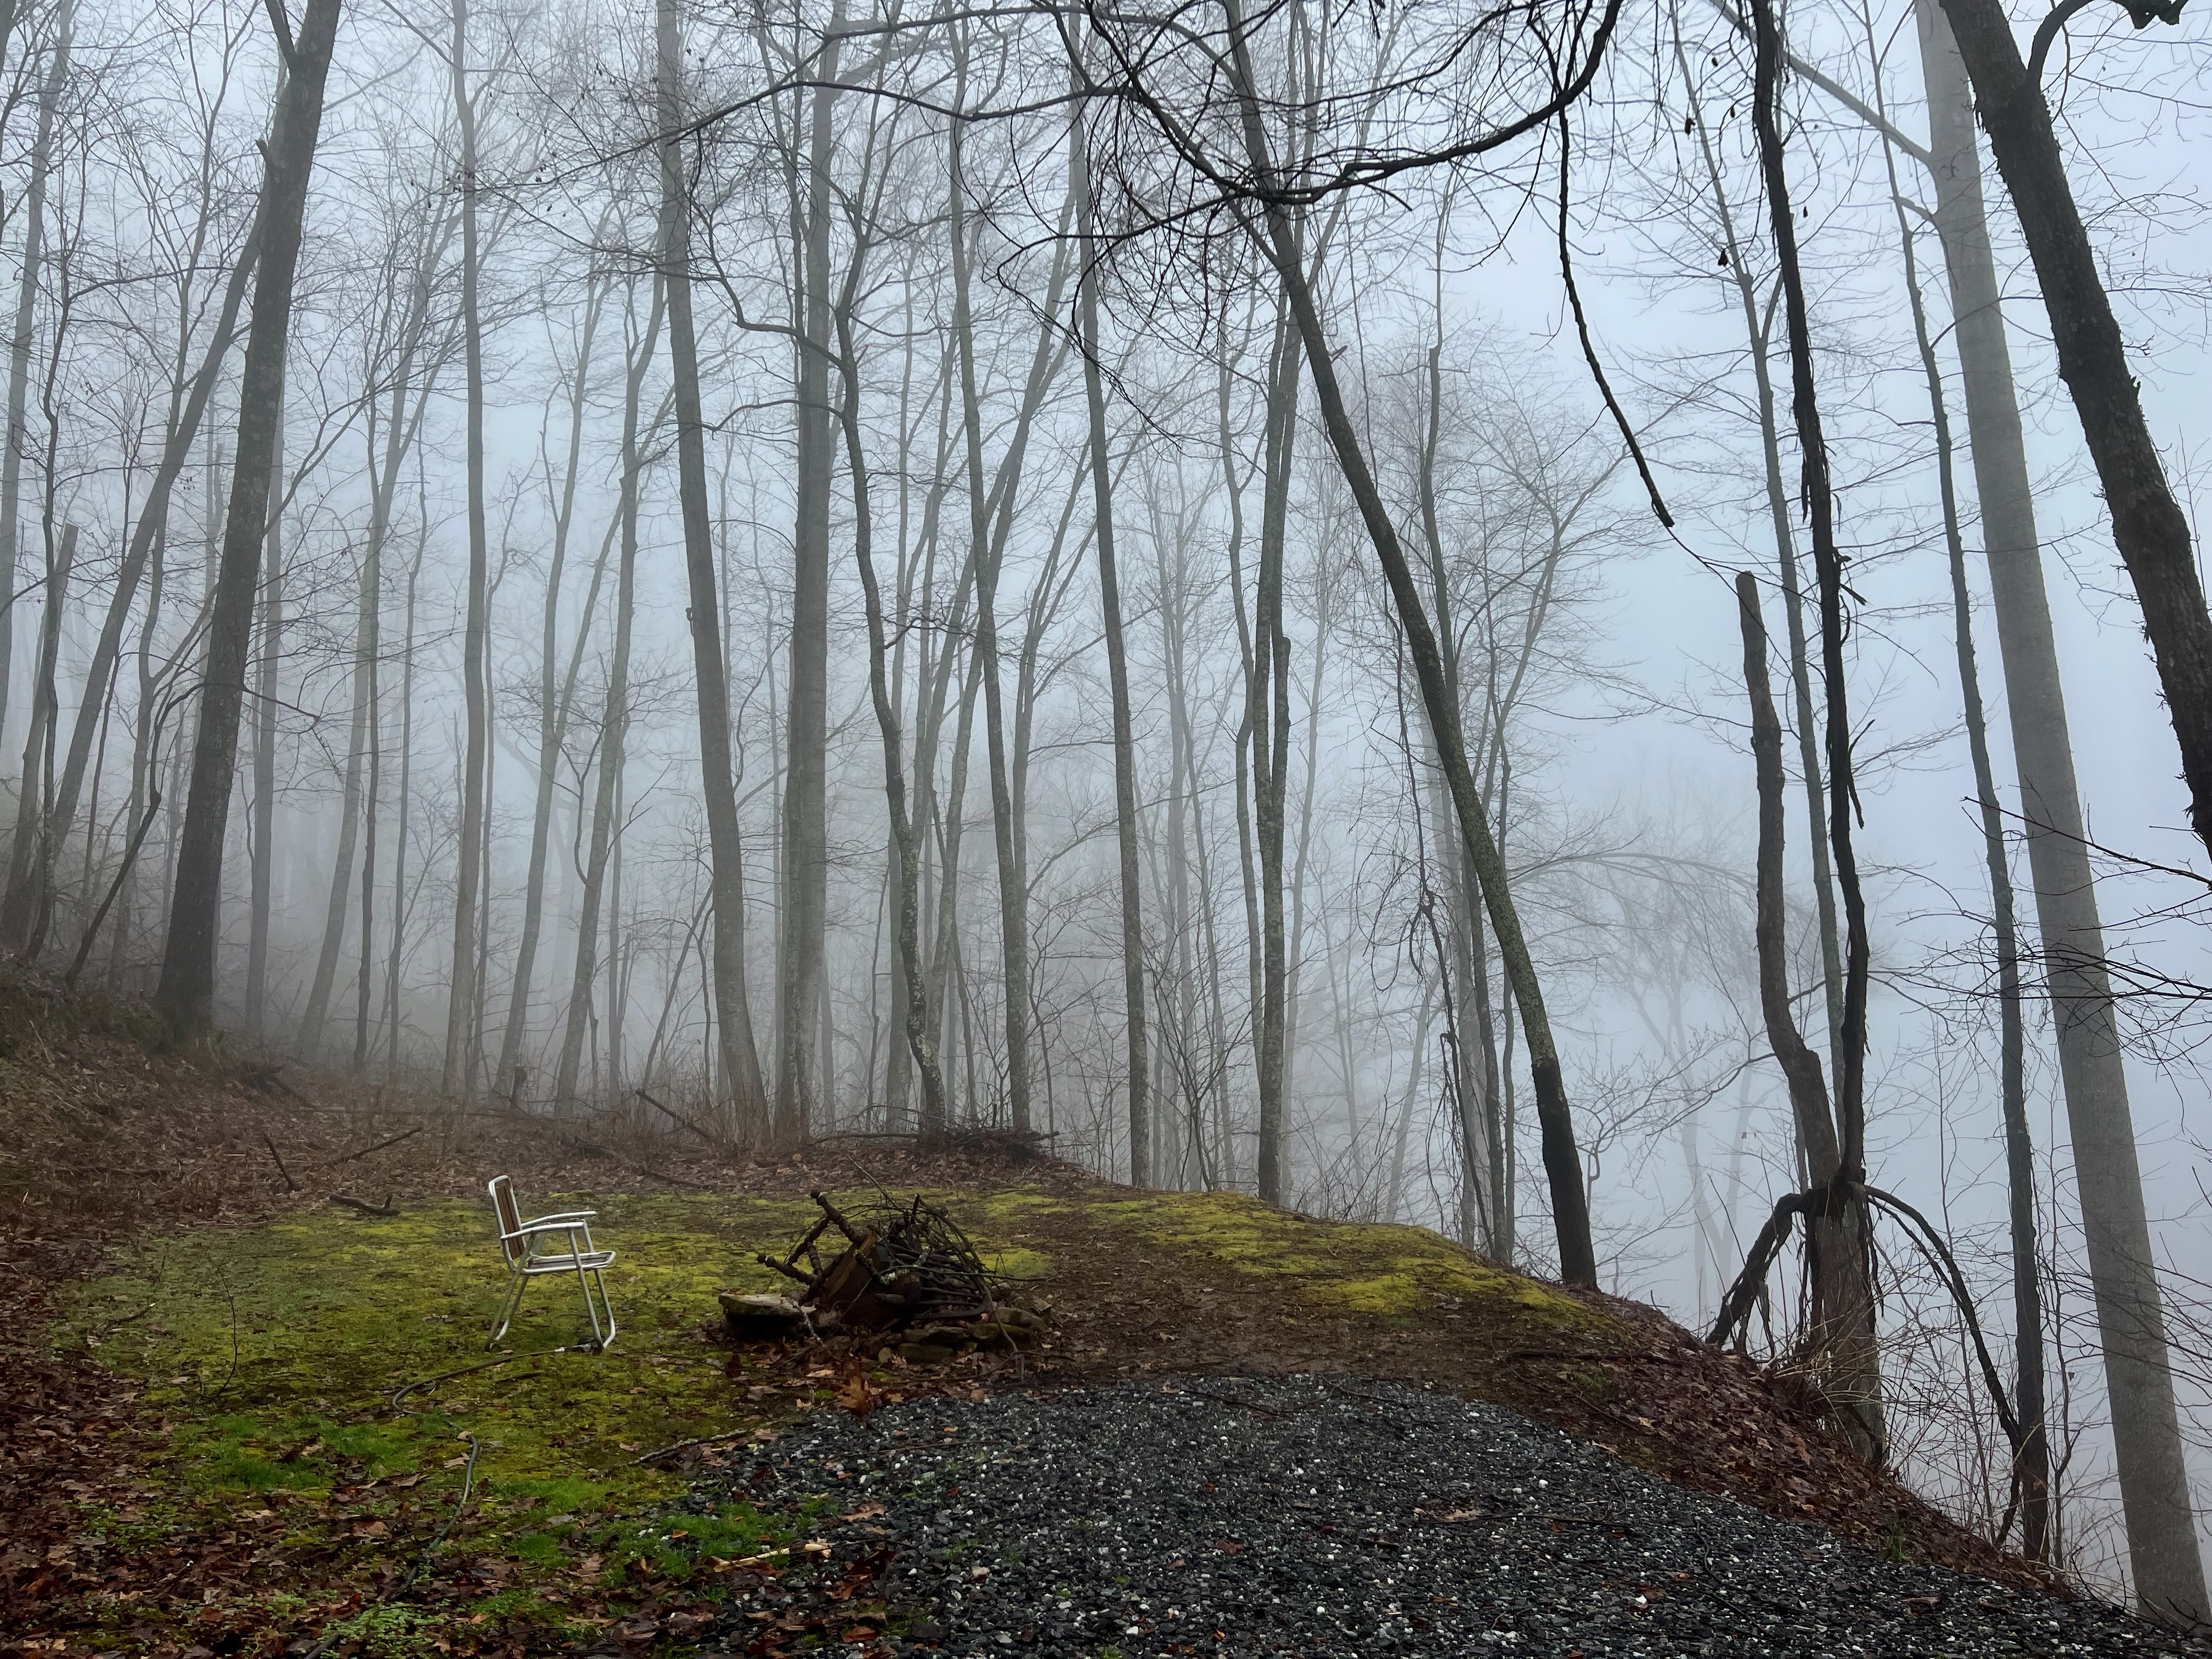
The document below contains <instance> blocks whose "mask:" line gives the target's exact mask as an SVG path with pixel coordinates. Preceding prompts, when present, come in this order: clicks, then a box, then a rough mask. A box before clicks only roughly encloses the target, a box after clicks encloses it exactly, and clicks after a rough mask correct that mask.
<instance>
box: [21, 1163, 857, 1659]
mask: <svg viewBox="0 0 2212 1659" xmlns="http://www.w3.org/2000/svg"><path fill="white" fill-rule="evenodd" d="M568 1209H595V1210H597V1212H598V1216H597V1218H595V1220H594V1221H593V1223H592V1228H593V1234H594V1238H595V1241H596V1242H597V1243H599V1244H600V1245H602V1246H611V1247H612V1248H613V1249H615V1250H616V1251H617V1258H616V1261H615V1264H614V1265H613V1267H610V1268H609V1269H608V1270H607V1273H606V1279H607V1290H608V1292H609V1295H610V1297H611V1300H612V1302H613V1304H614V1309H615V1313H616V1316H617V1320H618V1322H619V1325H620V1334H619V1335H618V1336H617V1340H616V1341H615V1344H614V1346H612V1347H611V1348H610V1349H608V1350H607V1351H606V1352H603V1353H599V1354H592V1353H589V1352H572V1353H550V1352H546V1351H548V1350H550V1349H554V1348H557V1347H560V1346H564V1345H567V1344H572V1343H576V1342H579V1341H580V1340H584V1339H586V1338H587V1337H588V1336H589V1334H590V1329H589V1326H588V1324H587V1323H586V1319H585V1316H584V1308H583V1303H582V1297H581V1296H580V1292H579V1291H578V1289H577V1287H576V1285H575V1283H574V1280H573V1279H565V1278H563V1277H561V1276H558V1275H548V1276H546V1277H544V1278H543V1279H538V1280H537V1281H535V1282H534V1283H533V1284H532V1285H531V1286H530V1287H529V1289H528V1291H526V1294H525V1298H524V1302H523V1305H522V1310H521V1312H520V1314H519V1315H518V1316H517V1317H516V1319H515V1321H514V1322H513V1326H512V1327H511V1328H510V1329H509V1331H508V1333H507V1338H506V1340H505V1342H504V1343H503V1344H502V1347H503V1348H504V1349H505V1350H507V1351H508V1352H512V1353H513V1354H514V1355H515V1356H517V1357H516V1358H513V1360H512V1361H510V1362H508V1363H506V1364H496V1365H493V1366H489V1367H487V1368H485V1369H482V1370H473V1371H465V1374H463V1375H460V1376H453V1377H451V1378H449V1379H447V1380H446V1381H443V1382H435V1383H425V1379H429V1378H434V1377H436V1376H439V1375H440V1374H441V1373H444V1372H448V1371H454V1370H465V1368H467V1367H471V1366H475V1365H477V1364H480V1363H481V1362H483V1360H485V1359H487V1358H496V1357H497V1356H495V1355H492V1354H489V1353H488V1352H487V1351H486V1349H485V1338H486V1336H487V1334H489V1328H490V1323H491V1320H492V1318H493V1316H494V1313H495V1310H496V1308H497V1306H498V1304H499V1302H500V1299H501V1296H502V1294H503V1293H504V1291H505V1290H506V1287H507V1277H506V1273H505V1272H504V1269H503V1268H502V1267H501V1262H500V1260H499V1256H498V1250H497V1244H496V1241H495V1237H494V1232H493V1226H492V1222H491V1218H490V1212H489V1206H486V1205H480V1204H471V1203H464V1202H457V1201H453V1200H428V1201H423V1202H420V1203H409V1204H402V1205H400V1206H398V1213H397V1214H396V1215H393V1216H391V1217H388V1218H386V1217H367V1216H357V1215H354V1214H351V1213H346V1212H336V1211H317V1212H306V1213H301V1214H299V1215H297V1216H295V1217H291V1218H286V1219H283V1220H280V1221H276V1222H273V1223H270V1224H268V1225H262V1226H258V1227H251V1228H217V1227H210V1228H204V1229H200V1230H197V1231H192V1232H189V1233H185V1234H182V1235H179V1236H178V1237H172V1238H168V1239H165V1240H150V1241H142V1242H140V1243H137V1244H136V1245H134V1246H132V1247H131V1249H130V1251H129V1254H128V1255H127V1256H126V1257H124V1258H121V1259H118V1264H117V1267H116V1271H114V1272H113V1273H110V1274H109V1275H107V1276H106V1277H103V1278H100V1279H94V1280H92V1281H89V1282H88V1283H86V1284H84V1285H81V1286H78V1287H77V1288H76V1294H75V1296H74V1297H73V1298H72V1302H71V1310H70V1315H69V1316H68V1317H67V1318H66V1319H65V1320H64V1321H63V1322H60V1323H59V1324H58V1325H57V1326H56V1327H55V1328H53V1329H52V1332H51V1339H52V1342H53V1344H54V1346H56V1347H58V1348H66V1347H70V1346H76V1345H82V1346H84V1347H86V1348H88V1349H89V1350H90V1351H91V1352H92V1354H93V1357H94V1358H97V1359H98V1360H99V1361H100V1363H101V1364H104V1365H105V1366H106V1367H107V1368H108V1369H110V1370H114V1371H118V1372H120V1373H122V1374H124V1375H126V1376H132V1377H135V1378H137V1379H139V1380H140V1382H141V1383H143V1393H142V1394H141V1396H140V1401H141V1407H142V1410H143V1411H144V1412H145V1413H146V1414H147V1415H148V1416H149V1418H150V1419H153V1420H154V1422H155V1425H156V1427H157V1432H158V1434H159V1437H160V1449H159V1450H158V1452H157V1454H156V1455H155V1459H154V1462H153V1463H152V1466H151V1468H149V1470H148V1471H147V1473H148V1474H149V1476H150V1477H151V1479H152V1480H153V1482H154V1486H155V1492H156V1493H157V1494H158V1500H157V1501H155V1502H154V1503H152V1504H144V1505H139V1506H137V1507H136V1508H135V1510H134V1511H133V1512H131V1513H129V1514H123V1515H112V1516H111V1515H104V1514H98V1513H93V1514H88V1515H87V1516H85V1531H86V1534H87V1535H88V1537H90V1538H92V1539H94V1540H96V1541H99V1542H100V1544H101V1545H102V1546H103V1547H106V1548H110V1549H114V1550H131V1549H143V1548H147V1547H157V1546H161V1545H164V1544H174V1543H179V1542H186V1541H189V1539H190V1538H191V1536H192V1535H193V1534H197V1533H200V1532H202V1531H204V1529H206V1528H211V1527H229V1526H233V1525H236V1524H239V1523H240V1522H244V1523H248V1524H252V1523H257V1522H258V1523H259V1526H260V1528H261V1529H262V1530H263V1532H264V1534H271V1533H273V1534H275V1535H276V1538H277V1539H278V1541H279V1542H280V1544H281V1547H282V1548H283V1551H284V1552H285V1553H287V1554H288V1555H290V1556H293V1557H294V1558H295V1559H311V1558H320V1559H335V1560H336V1561H337V1563H339V1564H340V1565H341V1567H342V1569H343V1565H344V1564H348V1563H350V1564H351V1565H352V1568H353V1570H355V1571H368V1572H369V1573H371V1574H374V1573H377V1572H385V1571H397V1570H398V1568H399V1566H400V1564H402V1563H403V1562H404V1563H406V1564H409V1565H422V1562H421V1561H419V1560H418V1558H420V1557H422V1553H423V1551H424V1547H425V1545H426V1543H428V1541H429V1540H430V1539H431V1538H432V1537H433V1536H434V1535H435V1529H436V1528H437V1526H438V1525H439V1524H440V1523H441V1522H444V1521H446V1520H447V1517H448V1516H452V1515H453V1513H454V1510H455V1505H456V1504H457V1503H458V1501H459V1497H460V1493H461V1489H462V1483H463V1481H464V1480H470V1481H471V1483H472V1485H471V1497H470V1502H469V1505H468V1509H467V1511H466V1516H465V1521H464V1524H463V1525H462V1526H461V1527H460V1528H458V1529H457V1531H456V1532H455V1534H454V1535H453V1543H452V1545H451V1546H450V1547H449V1549H448V1551H447V1553H448V1554H451V1553H454V1552H459V1553H461V1554H464V1555H466V1556H471V1557H478V1558H482V1557H485V1556H487V1555H488V1556H489V1558H490V1559H492V1560H493V1561H494V1562H495V1566H494V1568H493V1569H492V1572H491V1576H490V1577H489V1580H487V1581H485V1583H484V1586H483V1587H484V1589H486V1590H487V1591H489V1594H487V1595H483V1596H481V1597H479V1598H478V1599H477V1600H476V1601H475V1603H474V1607H473V1610H472V1612H471V1614H470V1615H469V1616H470V1618H471V1620H472V1621H473V1622H474V1624H475V1626H477V1627H478V1628H479V1629H481V1628H483V1627H484V1626H485V1625H486V1623H487V1620H489V1621H492V1623H493V1625H494V1626H495V1627H497V1626H504V1627H507V1628H515V1627H520V1626H538V1627H541V1628H544V1629H545V1630H546V1631H547V1632H549V1633H550V1634H553V1635H559V1634H561V1633H562V1632H567V1633H568V1634H569V1635H575V1634H582V1633H587V1632H588V1631H589V1630H590V1629H592V1628H593V1627H595V1624H594V1621H592V1620H588V1619H587V1620H584V1621H582V1622H580V1623H579V1622H578V1621H577V1620H576V1619H575V1618H574V1615H573V1611H572V1610H573V1608H574V1607H575V1606H577V1605H578V1604H579V1603H581V1604H586V1605H596V1606H600V1607H604V1606H605V1604H606V1602H607V1601H608V1600H609V1599H610V1598H615V1599H617V1600H619V1599H620V1598H621V1597H622V1596H623V1595H624V1594H625V1593H626V1592H629V1591H632V1590H635V1589H639V1588H641V1587H642V1586H644V1585H647V1584H648V1583H649V1584H651V1585H652V1586H653V1587H654V1588H655V1589H667V1588H668V1587H670V1586H673V1585H681V1584H683V1583H685V1582H686V1581H687V1580H690V1579H692V1578H694V1577H697V1578H698V1579H699V1580H700V1581H701V1582H702V1583H703V1582H705V1581H707V1580H708V1579H710V1578H711V1577H712V1574H711V1571H708V1569H710V1568H711V1567H713V1566H714V1564H715V1563H717V1562H718V1561H724V1560H729V1559H741V1558H744V1557H747V1556H751V1555H757V1554H759V1553H763V1552H766V1551H771V1550H774V1549H775V1548H777V1547H780V1546H781V1545H784V1544H787V1543H788V1542H789V1541H791V1539H792V1536H793V1533H794V1531H795V1529H796V1528H799V1527H800V1526H803V1524H804V1522H805V1516H803V1515H800V1516H775V1515H765V1514H762V1513H760V1512H758V1511H756V1510H753V1509H752V1508H750V1506H749V1505H745V1504H734V1505H731V1506H727V1507H725V1508H723V1509H721V1510H716V1511H714V1512H712V1513H706V1514H683V1515H680V1516H678V1515H676V1514H675V1513H674V1512H673V1511H671V1509H670V1507H669V1506H670V1500H671V1499H673V1498H677V1497H678V1495H679V1494H680V1493H681V1492H682V1491H683V1489H684V1480H683V1479H682V1478H681V1477H680V1476H679V1475H678V1474H671V1473H667V1472H665V1471H663V1470H660V1469H657V1468H648V1467H641V1466H639V1465H638V1464H637V1463H636V1462H635V1459H636V1457H637V1455H639V1454H640V1453H641V1452H645V1451H647V1450H651V1449H658V1448H660V1447H663V1446H666V1445H669V1444H671V1443H675V1442H678V1441H681V1440H686V1439H690V1438H693V1437H702V1436H710V1435H726V1434H729V1433H731V1432H732V1431H744V1430H746V1429H748V1428H750V1427H754V1426H760V1425H767V1424H769V1422H771V1421H772V1420H773V1419H775V1418H776V1417H778V1416H781V1415H783V1414H784V1413H786V1412H787V1409H788V1407H789V1406H790V1405H791V1404H792V1403H793V1401H792V1396H791V1395H790V1394H789V1393H788V1392H784V1393H781V1394H780V1395H775V1396H772V1397H766V1398H760V1399H756V1398H753V1397H750V1396H749V1395H748V1394H747V1391H746V1389H745V1387H744V1382H743V1380H742V1379H740V1380H738V1381H733V1380H732V1377H731V1376H729V1375H728V1374H727V1371H726V1365H727V1364H728V1361H729V1358H730V1355H729V1352H728V1350H727V1349H726V1348H724V1347H720V1346H714V1345H713V1344H711V1343H710V1342H709V1341H708V1340H705V1339H704V1337H703V1335H702V1332H701V1329H700V1328H701V1326H702V1324H711V1322H713V1321H714V1319H715V1316H716V1315H715V1302H714V1292H715V1291H718V1290H720V1289H725V1288H736V1289H740V1290H764V1289H768V1288H769V1287H770V1285H772V1284H773V1283H774V1282H775V1274H774V1273H772V1272H771V1271H770V1270H769V1268H767V1267H762V1266H760V1265H759V1264H758V1263H757V1262H756V1261H754V1260H753V1257H754V1254H755V1252H756V1251H758V1250H763V1249H787V1248H788V1247H789V1244H790V1242H791V1241H792V1239H793V1237H796V1236H797V1235H798V1234H799V1233H800V1232H802V1231H805V1228H806V1227H807V1226H808V1225H811V1221H812V1219H813V1218H814V1217H815V1215H816V1214H817V1212H816V1211H815V1209H814V1206H812V1205H811V1204H810V1203H808V1202H807V1201H806V1200H804V1199H757V1198H740V1197H726V1196H723V1195H720V1194H699V1195H696V1196H695V1195H689V1194H687V1195H683V1196H661V1195H656V1196H646V1197H635V1196H623V1195H617V1194H593V1193H563V1194H546V1195H544V1197H543V1198H542V1199H541V1200H539V1204H538V1211H537V1212H550V1211H554V1210H568ZM413 1383H425V1385H424V1386H422V1387H419V1388H416V1389H413V1390H412V1391H410V1392H408V1393H407V1394H405V1395H404V1396H403V1397H402V1398H401V1399H400V1401H398V1405H397V1406H396V1407H395V1405H394V1403H393V1395H395V1394H397V1393H399V1391H401V1390H402V1389H406V1388H407V1386H408V1385H409V1384H413ZM829 1386H830V1385H829V1384H826V1383H825V1385H824V1388H823V1393H824V1394H825V1395H826V1393H827V1391H828V1389H829ZM758 1392H759V1393H761V1394H763V1395H765V1394H766V1391H764V1390H763V1391H758ZM471 1437H473V1442H474V1450H475V1458H476V1461H475V1466H474V1468H473V1470H471V1468H469V1455H470V1453H471ZM380 1563H390V1564H391V1565H389V1566H383V1565H380ZM695 1569H696V1570H697V1571H696V1573H695ZM432 1571H435V1567H434V1568H433V1569H432ZM563 1589H566V1590H568V1591H570V1592H571V1593H570V1594H566V1595H564V1594H562V1590H563ZM265 1599H266V1598H265V1597H264V1600H265ZM239 1611H240V1613H245V1612H246V1610H245V1609H243V1608H242V1607H241V1608H240V1610H239ZM279 1611H280V1610H279V1609H276V1608H275V1607H270V1612H271V1613H276V1612H279ZM443 1618H444V1615H442V1614H438V1613H435V1612H433V1611H431V1610H428V1609H425V1608H422V1607H398V1606H384V1605H372V1606H369V1607H365V1608H363V1609H362V1611H361V1612H360V1613H358V1614H356V1615H351V1616H350V1621H351V1623H357V1624H358V1625H359V1626H360V1629H359V1630H358V1631H355V1630H353V1629H351V1628H350V1627H348V1628H346V1629H345V1630H343V1632H342V1634H343V1635H344V1636H346V1637H348V1638H355V1639H356V1640H357V1641H358V1642H359V1643H360V1644H361V1650H362V1651H364V1652H373V1653H389V1654H394V1655H397V1654H429V1653H432V1652H435V1651H438V1650H441V1641H440V1639H439V1638H438V1636H437V1631H438V1629H439V1628H441V1622H440V1621H441V1619H443ZM333 1628H334V1629H335V1628H337V1627H336V1626H333ZM442 1645H450V1644H442Z"/></svg>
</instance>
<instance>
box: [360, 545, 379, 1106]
mask: <svg viewBox="0 0 2212 1659" xmlns="http://www.w3.org/2000/svg"><path fill="white" fill-rule="evenodd" d="M374 562H375V564H376V567H377V568H375V569H374V570H371V571H368V572H366V573H364V574H363V578H362V580H363V582H364V584H365V585H366V586H368V590H369V600H368V605H365V606H364V607H362V615H361V623H360V632H359V634H358V635H357V637H356V647H358V648H359V650H360V652H361V654H362V656H363V657H365V658H367V659H368V792H367V793H366V795H365V796H364V797H363V799H362V814H361V841H362V846H361V958H360V965H359V968H358V970H357V971H356V974H355V976H354V1025H353V1074H354V1075H355V1076H356V1077H359V1076H361V1075H362V1073H365V1072H366V1071H368V1024H369V1008H370V1005H371V1002H372V1000H373V997H374V990H375V986H376V818H377V811H378V809H379V806H380V802H381V798H382V793H383V785H384V727H383V709H382V708H380V706H379V702H378V699H379V697H380V696H381V695H382V690H383V688H382V686H381V684H380V679H379V673H378V660H377V659H378V656H379V653H380V652H381V651H382V650H383V648H384V647H383V629H384V574H383V569H382V563H383V561H382V559H381V558H378V559H377V560H376V561H374Z"/></svg>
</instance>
